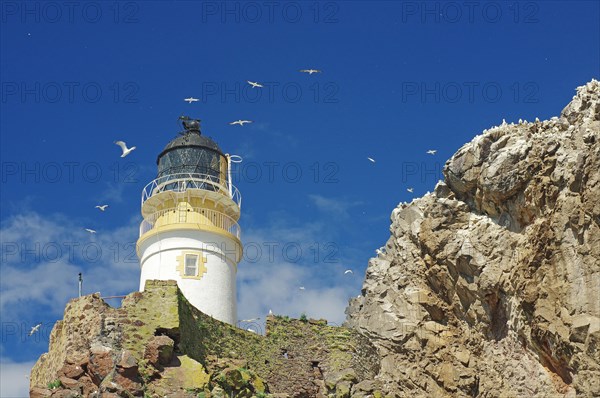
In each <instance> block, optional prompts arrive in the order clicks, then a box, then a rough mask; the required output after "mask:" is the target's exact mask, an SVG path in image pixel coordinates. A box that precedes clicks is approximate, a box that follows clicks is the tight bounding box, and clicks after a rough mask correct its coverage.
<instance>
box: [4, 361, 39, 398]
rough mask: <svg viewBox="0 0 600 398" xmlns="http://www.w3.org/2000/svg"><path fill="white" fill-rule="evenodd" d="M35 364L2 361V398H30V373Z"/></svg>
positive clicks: (31, 362)
mask: <svg viewBox="0 0 600 398" xmlns="http://www.w3.org/2000/svg"><path fill="white" fill-rule="evenodd" d="M34 364H35V362H33V361H30V362H13V361H11V360H9V359H7V358H2V359H1V360H0V397H2V398H24V397H28V396H29V373H30V372H31V368H32V367H33V365H34Z"/></svg>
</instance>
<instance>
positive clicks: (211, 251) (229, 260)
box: [139, 229, 240, 325]
mask: <svg viewBox="0 0 600 398" xmlns="http://www.w3.org/2000/svg"><path fill="white" fill-rule="evenodd" d="M139 249H140V267H141V275H140V291H143V290H144V286H145V284H146V281H147V280H152V279H158V280H175V281H177V285H178V286H179V289H181V291H182V293H183V295H184V296H185V297H186V299H187V300H188V301H189V302H190V303H191V304H192V305H193V306H194V307H196V308H198V309H199V310H200V311H202V312H204V313H205V314H208V315H210V316H212V317H214V318H216V319H218V320H220V321H223V322H227V323H230V324H232V325H235V323H236V322H237V305H236V273H237V263H236V258H238V256H239V254H240V253H239V252H237V251H236V250H239V247H238V245H237V244H236V243H235V242H234V241H233V240H231V239H228V238H226V237H223V236H220V235H217V234H212V233H210V232H207V231H201V230H187V229H181V230H175V231H167V232H162V233H160V234H158V235H155V236H153V237H152V238H149V239H146V240H145V241H144V242H142V244H141V245H140V248H139ZM190 250H192V251H195V250H201V251H203V253H204V257H206V263H205V266H206V268H207V272H206V273H205V274H204V275H203V276H202V278H201V279H200V280H197V279H187V278H182V277H181V274H180V273H179V271H178V270H177V266H178V265H179V262H178V260H177V257H179V256H181V255H182V253H183V252H185V251H190Z"/></svg>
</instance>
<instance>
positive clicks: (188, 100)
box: [184, 97, 200, 104]
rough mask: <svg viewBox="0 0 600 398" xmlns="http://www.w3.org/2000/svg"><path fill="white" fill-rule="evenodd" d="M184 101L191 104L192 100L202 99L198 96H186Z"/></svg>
mask: <svg viewBox="0 0 600 398" xmlns="http://www.w3.org/2000/svg"><path fill="white" fill-rule="evenodd" d="M184 101H185V102H187V103H188V104H191V103H192V102H198V101H200V100H199V99H198V98H194V97H190V98H185V99H184Z"/></svg>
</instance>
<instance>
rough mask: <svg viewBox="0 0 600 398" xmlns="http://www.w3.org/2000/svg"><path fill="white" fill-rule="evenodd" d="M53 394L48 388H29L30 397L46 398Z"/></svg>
mask: <svg viewBox="0 0 600 398" xmlns="http://www.w3.org/2000/svg"><path fill="white" fill-rule="evenodd" d="M51 395H52V391H50V390H49V389H47V388H41V387H33V388H31V389H30V390H29V397H30V398H46V397H50V396H51Z"/></svg>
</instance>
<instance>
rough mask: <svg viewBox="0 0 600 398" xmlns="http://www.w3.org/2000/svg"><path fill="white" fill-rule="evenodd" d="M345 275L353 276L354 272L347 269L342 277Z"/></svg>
mask: <svg viewBox="0 0 600 398" xmlns="http://www.w3.org/2000/svg"><path fill="white" fill-rule="evenodd" d="M346 274H354V272H353V271H352V270H351V269H347V270H346V271H344V275H346Z"/></svg>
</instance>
